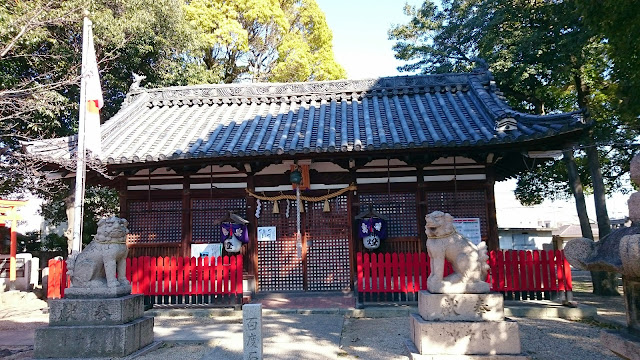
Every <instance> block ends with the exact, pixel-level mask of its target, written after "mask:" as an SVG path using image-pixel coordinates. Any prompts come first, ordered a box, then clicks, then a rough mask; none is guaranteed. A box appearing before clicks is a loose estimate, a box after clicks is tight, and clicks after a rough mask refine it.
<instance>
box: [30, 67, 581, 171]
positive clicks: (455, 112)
mask: <svg viewBox="0 0 640 360" xmlns="http://www.w3.org/2000/svg"><path fill="white" fill-rule="evenodd" d="M496 92H497V90H496V89H495V86H494V85H493V84H492V78H491V75H490V73H488V72H476V73H468V74H438V75H420V76H400V77H389V78H380V79H370V80H340V81H324V82H308V83H289V84H271V83H266V84H227V85H199V86H187V87H172V88H163V89H138V90H136V91H135V92H133V93H130V94H128V97H127V100H126V101H125V103H124V104H123V107H122V109H121V110H120V111H119V112H118V113H117V114H116V115H115V116H114V117H113V118H111V119H109V120H108V121H106V122H105V123H104V124H103V125H102V129H101V130H102V142H103V144H102V148H103V154H102V156H101V160H102V161H103V162H107V163H129V162H139V161H147V162H153V161H159V160H165V159H179V158H190V157H200V158H203V157H225V158H233V157H246V156H261V155H262V156H264V155H272V154H290V155H296V154H306V153H312V152H316V153H319V152H354V151H356V152H357V151H374V150H382V149H404V148H430V149H433V148H442V147H456V146H476V147H478V146H485V145H492V146H495V145H499V144H502V143H504V144H508V143H513V142H520V141H527V140H531V139H537V138H546V137H554V136H562V135H563V134H564V133H566V132H572V131H576V130H578V129H582V128H584V127H585V126H586V125H585V124H584V123H583V122H582V119H581V116H580V112H574V113H563V114H554V115H547V116H537V115H529V114H523V113H519V112H516V111H514V110H512V109H511V108H509V107H508V106H507V105H506V103H505V102H504V101H503V100H502V97H501V96H500V95H499V94H497V93H496ZM504 118H513V119H515V120H516V122H517V125H516V129H515V130H510V131H499V130H497V129H496V121H498V120H501V119H504ZM56 144H57V145H56ZM74 145H75V137H70V138H68V139H65V140H61V139H57V140H45V141H36V142H31V143H26V149H27V152H29V153H31V154H34V155H38V156H41V157H49V158H70V156H71V152H70V149H73V148H74Z"/></svg>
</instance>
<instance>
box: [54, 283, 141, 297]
mask: <svg viewBox="0 0 640 360" xmlns="http://www.w3.org/2000/svg"><path fill="white" fill-rule="evenodd" d="M127 295H131V284H120V285H118V286H115V287H106V286H104V287H93V288H79V287H73V286H71V287H70V288H68V289H65V290H64V297H65V298H66V299H104V298H117V297H121V296H127Z"/></svg>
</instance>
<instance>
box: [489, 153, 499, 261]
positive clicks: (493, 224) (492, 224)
mask: <svg viewBox="0 0 640 360" xmlns="http://www.w3.org/2000/svg"><path fill="white" fill-rule="evenodd" d="M495 178H496V177H495V172H494V169H493V166H489V167H487V182H486V186H485V188H486V191H485V193H486V196H487V223H488V224H487V248H488V249H489V250H499V249H500V240H499V238H498V218H497V216H496V195H495V189H494V187H495Z"/></svg>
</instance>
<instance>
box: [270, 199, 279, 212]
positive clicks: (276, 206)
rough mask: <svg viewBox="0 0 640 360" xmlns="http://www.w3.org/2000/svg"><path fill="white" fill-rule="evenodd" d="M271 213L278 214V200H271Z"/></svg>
mask: <svg viewBox="0 0 640 360" xmlns="http://www.w3.org/2000/svg"><path fill="white" fill-rule="evenodd" d="M271 213H272V214H280V208H279V207H278V200H276V201H274V202H273V210H272V211H271Z"/></svg>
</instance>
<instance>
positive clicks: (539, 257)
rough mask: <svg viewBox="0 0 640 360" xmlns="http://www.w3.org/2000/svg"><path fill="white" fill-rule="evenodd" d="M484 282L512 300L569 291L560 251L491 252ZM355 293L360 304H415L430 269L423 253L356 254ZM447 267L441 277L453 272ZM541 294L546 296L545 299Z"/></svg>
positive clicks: (565, 264)
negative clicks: (388, 302)
mask: <svg viewBox="0 0 640 360" xmlns="http://www.w3.org/2000/svg"><path fill="white" fill-rule="evenodd" d="M489 255H490V258H489V266H490V271H489V276H488V279H487V281H488V282H489V283H490V284H491V290H492V291H499V292H503V293H505V294H506V295H507V296H508V297H515V298H520V297H522V298H542V297H547V298H548V297H549V295H548V293H550V292H568V291H571V290H572V285H571V268H570V267H569V263H568V262H567V260H566V259H565V257H564V253H563V252H562V251H561V250H556V251H554V250H548V251H544V250H533V251H525V250H506V251H500V250H499V251H491V252H490V254H489ZM356 265H357V284H358V285H357V290H358V293H359V297H360V298H362V297H363V296H365V298H362V300H363V301H368V300H367V299H366V296H368V295H371V294H376V296H375V297H373V298H372V299H371V301H384V300H390V301H398V300H400V301H401V300H407V301H414V300H415V297H416V294H417V293H418V292H419V291H420V290H427V277H428V276H429V272H430V266H429V257H428V256H427V254H426V253H406V254H403V253H400V254H397V253H393V254H389V253H384V254H382V253H380V254H368V253H364V254H363V253H361V252H359V253H357V255H356ZM452 271H453V270H452V268H451V265H450V264H449V263H447V264H446V266H445V273H444V275H445V276H446V275H448V274H450V273H451V272H452ZM544 293H547V294H546V295H545V294H544Z"/></svg>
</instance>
